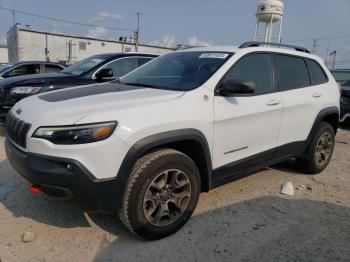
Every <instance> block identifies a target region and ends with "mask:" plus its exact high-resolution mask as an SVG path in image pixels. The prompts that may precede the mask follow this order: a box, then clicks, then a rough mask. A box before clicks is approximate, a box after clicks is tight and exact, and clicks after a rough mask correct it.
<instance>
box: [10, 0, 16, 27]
mask: <svg viewBox="0 0 350 262" xmlns="http://www.w3.org/2000/svg"><path fill="white" fill-rule="evenodd" d="M11 12H12V22H13V26H15V25H16V13H15V0H12V11H11Z"/></svg>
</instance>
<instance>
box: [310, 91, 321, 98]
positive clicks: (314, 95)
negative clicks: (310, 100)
mask: <svg viewBox="0 0 350 262" xmlns="http://www.w3.org/2000/svg"><path fill="white" fill-rule="evenodd" d="M321 96H322V94H321V93H318V92H316V93H313V94H312V97H314V98H319V97H321Z"/></svg>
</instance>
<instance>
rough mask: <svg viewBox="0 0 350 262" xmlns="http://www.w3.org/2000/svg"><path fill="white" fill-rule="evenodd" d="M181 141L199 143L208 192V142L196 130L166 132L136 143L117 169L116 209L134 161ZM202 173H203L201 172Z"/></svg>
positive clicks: (209, 182)
mask: <svg viewBox="0 0 350 262" xmlns="http://www.w3.org/2000/svg"><path fill="white" fill-rule="evenodd" d="M182 141H195V142H197V143H199V145H200V147H201V150H203V154H204V157H205V163H204V164H205V169H206V173H205V174H201V177H202V182H203V179H204V180H205V181H204V183H205V186H204V188H205V189H206V190H205V191H208V190H209V188H210V187H211V183H212V162H211V154H210V148H209V145H208V141H207V139H206V137H205V136H204V134H203V133H202V132H201V131H199V130H197V129H191V128H189V129H179V130H173V131H167V132H163V133H158V134H154V135H151V136H148V137H145V138H143V139H141V140H139V141H138V142H136V143H135V144H134V145H133V146H132V147H131V148H130V149H129V151H128V152H127V154H126V155H125V157H124V159H123V162H122V164H121V166H120V168H119V171H118V174H117V176H116V178H115V180H116V181H115V185H116V187H117V188H116V189H115V192H116V194H117V195H116V196H115V197H116V198H115V199H116V201H118V207H121V204H122V202H121V201H122V199H123V194H124V190H125V187H126V185H127V182H128V179H129V175H130V172H131V170H132V168H133V166H134V164H135V163H136V161H137V160H138V159H139V158H140V157H141V156H142V155H143V154H145V153H146V152H148V151H150V150H152V149H153V148H161V147H162V146H163V145H164V146H166V145H167V144H171V143H176V142H182ZM202 173H203V172H202Z"/></svg>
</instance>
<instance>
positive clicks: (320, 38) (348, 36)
mask: <svg viewBox="0 0 350 262" xmlns="http://www.w3.org/2000/svg"><path fill="white" fill-rule="evenodd" d="M346 38H350V35H347V36H334V37H319V38H310V39H301V40H293V41H286V43H297V42H307V41H315V40H334V39H346Z"/></svg>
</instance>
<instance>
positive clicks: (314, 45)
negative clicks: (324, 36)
mask: <svg viewBox="0 0 350 262" xmlns="http://www.w3.org/2000/svg"><path fill="white" fill-rule="evenodd" d="M316 47H318V44H317V40H316V39H314V44H313V45H312V53H313V54H315V52H316Z"/></svg>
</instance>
